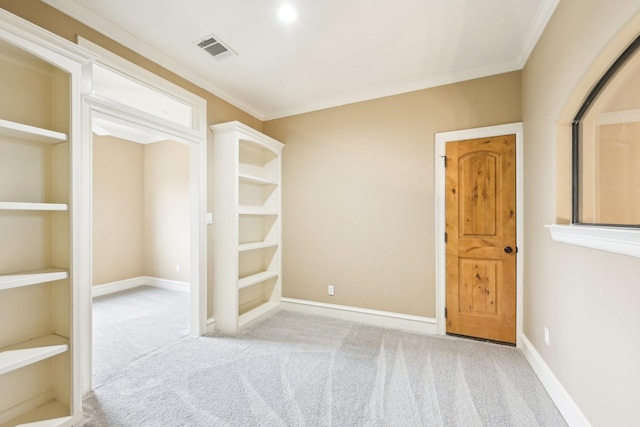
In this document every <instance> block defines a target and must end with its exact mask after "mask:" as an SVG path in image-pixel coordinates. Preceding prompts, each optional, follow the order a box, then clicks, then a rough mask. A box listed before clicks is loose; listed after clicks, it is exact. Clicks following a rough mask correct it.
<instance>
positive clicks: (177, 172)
mask: <svg viewBox="0 0 640 427" xmlns="http://www.w3.org/2000/svg"><path fill="white" fill-rule="evenodd" d="M189 155H190V148H189V146H188V145H185V144H180V143H178V142H174V141H162V142H156V143H153V144H147V145H144V272H145V275H146V276H151V277H159V278H162V279H169V280H177V281H180V282H189V280H190V274H189V273H190V271H189V269H190V267H191V266H190V259H191V258H190V251H189V242H190V239H189V235H190V228H189V227H190V225H189V224H190V212H191V200H190V198H189V167H190V166H189ZM176 266H180V271H179V272H178V271H176Z"/></svg>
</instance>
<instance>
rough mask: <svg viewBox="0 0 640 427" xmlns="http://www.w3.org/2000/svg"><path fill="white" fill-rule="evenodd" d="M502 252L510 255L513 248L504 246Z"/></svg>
mask: <svg viewBox="0 0 640 427" xmlns="http://www.w3.org/2000/svg"><path fill="white" fill-rule="evenodd" d="M504 251H505V252H506V253H508V254H510V253H511V252H513V248H512V247H511V246H505V247H504Z"/></svg>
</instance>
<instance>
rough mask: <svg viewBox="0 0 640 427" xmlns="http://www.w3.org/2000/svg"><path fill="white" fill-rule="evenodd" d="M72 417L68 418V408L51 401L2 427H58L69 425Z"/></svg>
mask: <svg viewBox="0 0 640 427" xmlns="http://www.w3.org/2000/svg"><path fill="white" fill-rule="evenodd" d="M72 418H73V417H71V416H69V407H67V406H66V405H63V404H62V403H60V402H58V401H57V400H52V401H50V402H48V403H45V404H44V405H42V406H38V407H37V408H35V409H34V410H33V411H29V412H27V413H26V414H23V415H21V416H19V417H17V418H14V419H13V420H11V421H10V422H8V423H7V424H3V426H7V427H8V426H11V427H13V426H16V427H58V426H62V425H69V422H70V421H71V420H72Z"/></svg>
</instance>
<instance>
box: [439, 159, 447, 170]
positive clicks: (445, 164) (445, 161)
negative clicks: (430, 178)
mask: <svg viewBox="0 0 640 427" xmlns="http://www.w3.org/2000/svg"><path fill="white" fill-rule="evenodd" d="M440 157H442V160H443V161H444V167H445V168H446V167H447V156H440Z"/></svg>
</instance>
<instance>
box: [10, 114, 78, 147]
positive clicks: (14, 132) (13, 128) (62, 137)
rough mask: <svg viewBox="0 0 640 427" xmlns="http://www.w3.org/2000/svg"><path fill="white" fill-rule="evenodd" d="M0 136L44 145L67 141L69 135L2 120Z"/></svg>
mask: <svg viewBox="0 0 640 427" xmlns="http://www.w3.org/2000/svg"><path fill="white" fill-rule="evenodd" d="M0 135H2V136H5V137H8V138H16V139H25V140H27V141H32V142H40V143H43V144H55V143H58V142H63V141H66V140H67V135H66V134H64V133H62V132H56V131H53V130H49V129H42V128H38V127H35V126H29V125H25V124H22V123H16V122H11V121H9V120H3V119H0Z"/></svg>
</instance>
